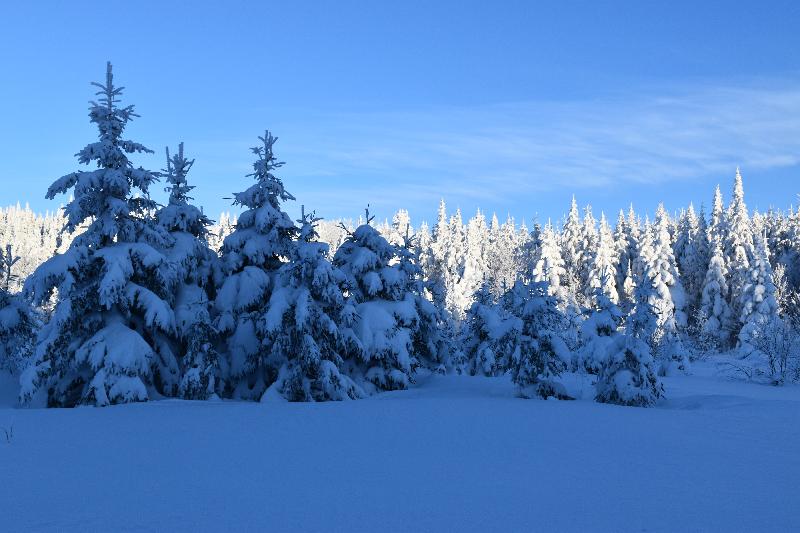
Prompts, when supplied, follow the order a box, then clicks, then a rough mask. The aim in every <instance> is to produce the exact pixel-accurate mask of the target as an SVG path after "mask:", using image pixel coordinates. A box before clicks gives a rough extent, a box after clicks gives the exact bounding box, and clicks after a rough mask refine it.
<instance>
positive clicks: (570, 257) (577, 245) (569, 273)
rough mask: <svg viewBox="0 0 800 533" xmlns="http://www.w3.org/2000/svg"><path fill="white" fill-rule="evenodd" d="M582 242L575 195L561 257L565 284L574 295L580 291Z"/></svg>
mask: <svg viewBox="0 0 800 533" xmlns="http://www.w3.org/2000/svg"><path fill="white" fill-rule="evenodd" d="M581 243H582V227H581V221H580V215H579V214H578V203H577V202H576V201H575V197H574V196H573V197H572V204H570V209H569V214H568V215H567V219H566V221H565V222H564V225H563V229H562V231H561V257H562V258H563V259H564V269H565V270H566V276H565V280H564V284H563V285H564V286H565V287H566V288H567V290H568V291H569V292H570V293H571V294H573V295H577V294H578V293H579V292H580V271H581V261H582V257H581Z"/></svg>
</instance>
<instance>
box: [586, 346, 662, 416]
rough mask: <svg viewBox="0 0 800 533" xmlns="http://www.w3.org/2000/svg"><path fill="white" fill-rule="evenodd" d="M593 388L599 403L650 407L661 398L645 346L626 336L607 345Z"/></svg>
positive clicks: (659, 388) (651, 359)
mask: <svg viewBox="0 0 800 533" xmlns="http://www.w3.org/2000/svg"><path fill="white" fill-rule="evenodd" d="M596 387H597V395H596V396H595V400H596V401H598V402H600V403H613V404H617V405H627V406H632V407H650V406H652V405H654V404H655V403H656V402H657V401H658V400H659V399H660V398H662V397H663V396H664V387H663V385H662V384H661V383H660V382H659V380H658V376H657V375H656V372H655V371H654V365H653V357H652V356H651V355H650V349H649V347H648V346H647V343H645V342H643V341H642V340H640V339H637V338H636V337H633V336H630V335H626V334H617V335H615V336H614V337H613V340H612V342H611V343H610V344H609V346H608V355H607V357H606V359H605V361H604V364H603V367H602V370H601V372H600V375H599V376H598V378H597V385H596Z"/></svg>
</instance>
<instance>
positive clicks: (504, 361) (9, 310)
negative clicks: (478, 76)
mask: <svg viewBox="0 0 800 533" xmlns="http://www.w3.org/2000/svg"><path fill="white" fill-rule="evenodd" d="M94 85H95V86H96V88H97V99H96V101H95V102H92V103H91V105H90V108H89V118H90V120H91V122H92V123H93V124H94V125H95V126H96V127H97V130H98V138H97V140H95V141H92V142H90V143H89V144H87V145H86V146H85V147H83V148H81V149H80V151H79V152H78V153H77V159H78V162H79V163H80V164H81V165H87V168H86V169H84V170H77V171H71V172H70V173H67V174H65V175H64V176H63V177H61V178H58V179H57V180H55V181H54V182H53V184H52V185H51V186H50V188H49V189H48V190H47V191H46V197H47V198H49V199H59V198H62V196H63V197H64V198H65V199H66V198H68V201H65V204H64V206H63V208H62V209H60V210H59V211H57V212H55V213H47V214H45V215H37V214H35V213H34V212H32V211H31V210H30V209H29V208H27V207H25V208H22V207H20V206H19V205H18V206H16V207H10V208H6V209H3V210H0V251H2V256H1V260H0V265H1V266H2V278H1V281H2V283H0V366H2V367H3V368H4V369H5V370H7V371H10V372H11V373H13V375H14V376H15V377H18V378H19V384H20V385H19V386H20V392H19V400H20V402H21V404H23V405H39V406H44V405H47V406H50V407H72V406H77V405H95V406H105V405H109V404H118V403H128V402H140V401H147V400H156V399H162V398H182V399H189V400H206V399H210V398H223V399H224V398H230V399H239V400H253V401H270V400H280V399H285V400H289V401H328V400H347V399H359V398H364V397H366V396H369V395H373V394H375V393H378V392H381V391H392V390H399V389H406V388H408V387H410V386H411V385H412V384H414V383H415V380H416V379H417V378H418V376H420V375H424V374H430V373H439V374H463V375H470V376H486V377H487V378H491V377H498V376H502V375H509V376H510V377H511V380H512V381H513V383H514V385H515V386H516V387H517V390H518V394H519V395H520V396H521V397H524V398H544V399H548V398H555V399H560V400H568V399H571V398H573V394H572V393H571V391H570V388H569V387H568V386H567V385H565V383H566V382H567V381H568V377H569V376H574V375H581V376H584V377H586V378H587V379H588V380H590V382H591V383H592V386H593V387H594V398H595V400H596V401H598V402H603V403H613V404H619V405H625V406H640V407H648V406H653V405H656V404H657V403H658V402H659V401H660V400H661V399H662V398H663V397H664V394H665V393H664V388H663V386H662V384H661V378H663V377H664V376H672V375H678V374H691V372H692V365H693V362H695V361H697V360H699V359H702V360H705V361H713V362H714V363H716V364H717V366H718V368H719V370H720V372H721V373H724V374H725V375H727V376H729V377H730V378H731V379H740V380H748V381H755V382H760V383H768V384H773V385H783V384H787V383H790V382H793V381H798V379H800V344H799V343H798V338H799V336H798V328H800V298H799V297H798V295H800V261H799V260H798V259H799V258H798V255H800V211H793V210H792V209H791V208H788V204H790V203H791V200H792V199H786V204H787V206H786V207H787V208H788V209H787V210H786V211H781V210H777V209H776V210H770V211H767V212H755V211H754V212H750V211H749V210H748V208H747V205H746V203H745V183H744V180H743V177H742V174H741V173H740V171H739V169H736V170H735V172H734V169H733V168H732V169H731V175H732V176H731V177H732V179H731V180H730V183H723V187H725V188H728V187H730V189H729V190H730V191H731V194H730V199H729V201H728V202H727V203H726V202H725V201H724V200H723V194H722V191H721V190H720V188H719V187H718V188H717V189H716V191H708V196H709V206H710V207H709V208H708V209H706V208H705V207H704V206H699V207H698V208H696V207H695V206H693V205H691V204H690V205H688V206H686V207H685V209H682V210H680V212H674V213H671V212H668V211H667V210H666V209H665V208H664V207H663V206H661V205H660V206H658V207H657V208H656V209H655V211H654V214H653V216H652V218H651V217H650V216H649V215H647V214H643V213H641V212H637V211H636V209H634V206H624V208H623V209H622V210H621V211H620V212H619V213H618V214H616V215H610V216H607V215H606V214H604V213H599V214H597V213H593V211H592V208H591V206H590V205H586V206H585V207H580V206H579V204H578V202H577V201H575V200H574V199H573V201H572V205H571V206H565V208H566V207H569V209H568V212H567V213H566V215H565V216H564V218H563V219H562V220H557V221H546V222H545V221H534V222H532V223H531V226H530V227H528V226H527V225H526V224H525V223H521V224H517V223H516V222H515V220H514V219H512V218H510V217H507V218H506V219H505V220H504V221H502V222H501V220H500V219H498V217H497V216H496V215H492V216H491V217H488V216H487V215H486V214H484V213H482V212H481V211H478V212H477V213H475V214H474V215H473V216H472V217H471V218H469V219H468V220H465V218H464V217H463V215H462V213H461V211H460V210H459V209H455V210H453V209H448V206H446V203H445V200H442V201H441V203H440V205H439V211H438V218H437V220H436V221H435V222H434V223H432V224H430V225H429V224H428V223H426V222H421V223H418V224H412V221H411V219H410V217H409V214H408V212H407V211H405V210H402V209H401V210H399V211H397V213H396V214H395V215H394V217H393V218H392V219H391V220H390V221H383V222H382V223H380V222H377V221H376V220H374V217H373V216H372V215H371V214H370V211H369V207H368V203H369V198H364V205H365V211H364V213H363V214H357V213H354V218H353V219H352V220H321V219H319V218H318V217H317V216H316V214H315V211H314V210H313V207H314V206H304V207H303V208H302V209H301V215H300V216H299V218H298V219H297V220H292V218H291V217H290V216H289V215H288V214H287V211H286V208H285V206H286V203H287V202H289V201H297V203H298V204H299V205H302V198H300V199H295V198H294V196H292V194H291V192H290V191H291V183H287V184H284V182H283V181H282V179H281V177H280V171H281V167H282V166H283V164H284V163H283V162H282V161H281V160H280V159H279V157H278V155H277V154H278V153H279V148H280V145H279V143H277V140H278V139H277V137H275V136H274V135H273V134H272V133H271V132H269V131H266V132H264V133H263V134H262V135H261V136H258V137H257V142H256V143H254V144H256V146H255V147H254V148H252V154H251V157H252V173H250V174H248V175H247V176H241V177H240V182H241V192H237V193H234V202H233V203H234V206H236V208H237V209H239V210H240V213H239V214H238V216H231V215H228V214H224V215H222V216H220V217H219V219H218V220H217V221H212V220H211V219H210V218H209V217H208V216H207V215H206V214H205V213H204V212H203V210H202V209H201V208H199V207H198V206H196V205H194V204H193V200H192V189H193V186H192V185H191V182H192V176H191V169H192V166H193V165H194V164H195V161H194V159H193V158H192V156H191V146H186V147H184V145H183V144H182V143H180V142H176V143H175V144H174V145H173V146H171V147H169V148H166V149H164V164H163V169H160V170H149V169H144V168H142V167H140V166H138V165H137V164H136V162H135V157H136V155H137V154H141V153H148V152H150V151H151V150H150V148H148V147H145V146H143V145H142V144H139V143H137V142H135V141H131V140H127V139H126V138H125V136H124V134H125V129H126V126H127V125H128V123H129V122H130V121H132V120H134V119H137V118H138V115H137V114H136V113H135V111H134V108H133V106H130V105H128V104H127V103H123V102H122V97H123V94H122V89H120V88H119V87H118V86H117V85H115V82H114V79H113V75H112V70H111V65H110V64H109V65H108V70H107V74H106V78H105V80H104V81H103V82H102V83H95V84H94ZM254 137H255V136H254ZM198 164H202V162H198ZM65 170H69V169H65ZM156 187H164V188H165V190H166V192H168V193H169V200H168V202H167V203H166V205H159V204H158V203H156V202H155V201H154V200H153V199H152V198H151V196H150V192H151V191H153V190H154V188H156ZM443 196H446V192H443ZM636 207H637V208H639V206H636Z"/></svg>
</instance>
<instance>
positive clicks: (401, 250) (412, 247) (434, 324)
mask: <svg viewBox="0 0 800 533" xmlns="http://www.w3.org/2000/svg"><path fill="white" fill-rule="evenodd" d="M416 249H417V237H416V236H412V235H411V228H410V227H407V228H406V232H405V235H404V236H403V238H402V242H401V244H400V246H396V247H395V251H396V254H397V258H398V259H397V263H396V264H397V268H399V270H400V273H401V276H402V278H403V279H405V280H406V295H405V298H406V299H407V300H412V301H413V304H414V306H415V309H416V313H417V316H418V319H417V321H416V324H415V328H414V330H413V334H412V346H413V350H414V355H415V357H416V358H417V360H418V361H419V363H420V365H421V366H425V367H427V368H428V369H430V370H433V371H435V372H438V373H440V374H444V373H446V372H448V371H450V370H456V371H459V369H461V368H462V367H463V364H462V363H463V362H462V361H459V360H457V359H458V357H457V354H454V353H453V352H454V346H453V339H454V329H453V325H452V323H451V322H450V320H449V317H448V316H447V313H446V311H445V310H443V309H441V308H438V307H436V305H434V304H433V302H432V301H431V300H430V299H428V298H427V296H426V294H427V293H430V290H428V289H427V284H426V283H425V280H424V273H423V272H422V268H421V267H420V257H419V255H418V254H417V253H416Z"/></svg>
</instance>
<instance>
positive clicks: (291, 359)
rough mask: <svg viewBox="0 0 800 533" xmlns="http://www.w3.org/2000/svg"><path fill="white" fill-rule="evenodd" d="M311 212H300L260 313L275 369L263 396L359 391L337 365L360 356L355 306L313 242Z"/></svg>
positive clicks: (324, 248)
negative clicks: (287, 252) (288, 252)
mask: <svg viewBox="0 0 800 533" xmlns="http://www.w3.org/2000/svg"><path fill="white" fill-rule="evenodd" d="M317 221H318V219H317V218H316V217H315V216H314V214H313V213H310V214H307V213H305V211H303V213H302V216H301V218H300V220H298V223H299V224H300V235H299V238H298V241H297V245H296V246H294V247H293V248H292V250H291V255H290V257H289V261H288V262H287V263H284V264H283V265H282V266H281V268H280V269H279V271H278V273H277V275H276V276H275V283H274V286H273V289H272V294H271V296H270V300H269V305H268V308H267V309H268V310H267V313H266V314H265V316H264V324H263V331H264V333H265V337H266V339H265V343H264V344H265V348H264V350H265V352H267V355H266V357H267V359H268V360H269V361H270V364H272V365H274V366H276V367H277V368H278V373H277V378H276V380H275V382H274V383H273V384H272V385H271V387H270V388H269V389H267V392H266V393H265V399H267V398H270V397H272V396H274V395H280V396H282V397H283V398H286V399H288V400H290V401H327V400H345V399H354V398H359V397H361V396H363V395H364V392H363V390H362V389H361V387H360V386H358V385H357V384H356V383H355V382H354V381H353V380H352V379H351V378H350V377H349V376H347V375H346V374H345V373H344V372H343V371H342V368H343V366H344V361H345V358H347V357H359V356H362V349H361V342H360V341H359V340H358V339H357V338H356V337H355V334H354V333H353V330H352V325H353V322H354V320H355V309H354V308H353V306H352V304H351V303H350V302H348V301H347V300H346V299H345V297H344V291H343V289H344V282H345V277H344V274H343V273H342V272H341V271H340V270H338V269H336V268H334V267H333V265H332V264H331V262H330V261H329V260H328V258H327V253H328V245H327V244H324V243H321V242H318V240H317V234H316V230H315V229H314V225H315V223H316V222H317Z"/></svg>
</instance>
